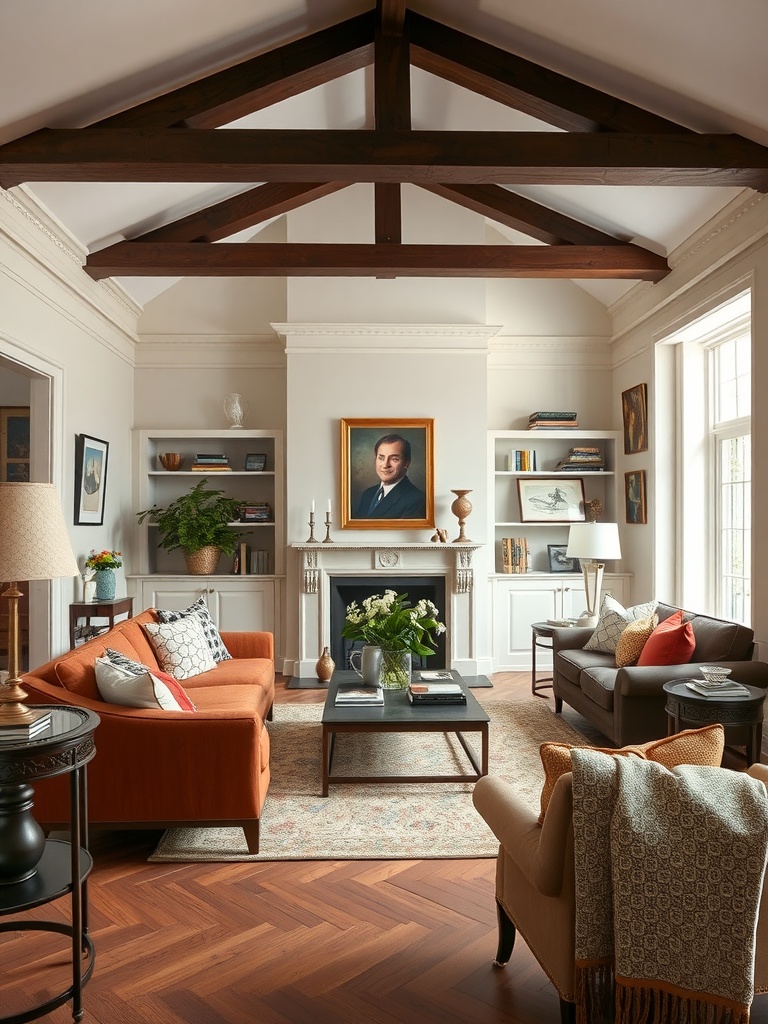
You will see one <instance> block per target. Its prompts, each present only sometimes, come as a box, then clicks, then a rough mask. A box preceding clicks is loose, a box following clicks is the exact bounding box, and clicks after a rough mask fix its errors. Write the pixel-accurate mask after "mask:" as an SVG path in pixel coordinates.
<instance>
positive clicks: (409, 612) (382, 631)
mask: <svg viewBox="0 0 768 1024" xmlns="http://www.w3.org/2000/svg"><path fill="white" fill-rule="evenodd" d="M407 598H408V595H407V594H398V593H397V592H396V591H394V590H386V591H385V592H384V594H383V596H382V595H380V594H375V595H374V596H373V597H366V598H365V600H364V601H363V605H362V608H361V607H360V605H358V603H357V601H353V602H352V604H350V605H347V617H346V619H345V620H344V626H343V628H342V630H341V635H342V636H343V637H345V638H346V639H347V640H362V641H363V642H364V643H366V644H376V645H377V646H378V647H381V648H384V649H386V650H392V651H410V652H411V653H412V654H422V655H424V656H426V655H429V654H434V653H435V652H434V649H433V648H434V647H436V646H437V640H436V639H435V637H434V636H433V633H434V634H435V635H436V636H439V635H440V633H444V632H445V625H444V624H443V623H442V622H438V620H437V616H438V614H439V612H438V610H437V608H436V607H435V606H434V604H432V602H431V601H419V603H418V604H417V605H416V606H415V607H411V603H410V601H408V600H407ZM427 644H431V645H432V647H427Z"/></svg>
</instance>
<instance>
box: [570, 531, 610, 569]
mask: <svg viewBox="0 0 768 1024" xmlns="http://www.w3.org/2000/svg"><path fill="white" fill-rule="evenodd" d="M566 556H567V557H568V558H578V559H580V560H582V559H583V560H584V561H588V562H595V561H600V562H604V561H606V560H607V559H609V558H621V545H620V544H619V526H618V523H572V524H571V529H570V532H569V534H568V547H567V549H566Z"/></svg>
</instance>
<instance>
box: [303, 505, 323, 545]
mask: <svg viewBox="0 0 768 1024" xmlns="http://www.w3.org/2000/svg"><path fill="white" fill-rule="evenodd" d="M304 543H305V544H319V543H320V542H319V541H318V539H317V537H316V536H315V513H314V512H310V513H309V536H308V537H307V539H306V541H305V542H304Z"/></svg>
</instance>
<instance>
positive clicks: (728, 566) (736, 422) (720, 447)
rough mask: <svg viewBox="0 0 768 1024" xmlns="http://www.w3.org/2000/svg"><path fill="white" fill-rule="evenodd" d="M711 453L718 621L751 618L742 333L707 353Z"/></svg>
mask: <svg viewBox="0 0 768 1024" xmlns="http://www.w3.org/2000/svg"><path fill="white" fill-rule="evenodd" d="M709 376H710V380H711V388H710V396H711V446H712V447H711V450H712V468H713V470H714V481H715V499H716V501H715V529H716V531H717V539H716V543H715V551H716V552H717V566H716V578H717V589H718V593H717V594H716V595H715V597H716V605H717V611H718V614H720V615H721V616H722V617H723V618H728V619H735V620H736V621H737V622H744V623H748V622H749V621H750V614H751V608H750V605H751V601H750V598H751V594H750V565H751V553H752V552H751V530H752V520H751V465H752V445H751V436H750V413H751V377H752V374H751V352H750V338H749V333H748V331H746V330H743V331H740V332H737V334H736V336H735V337H730V338H728V339H727V340H725V341H720V342H716V343H715V344H714V345H712V347H711V348H710V350H709Z"/></svg>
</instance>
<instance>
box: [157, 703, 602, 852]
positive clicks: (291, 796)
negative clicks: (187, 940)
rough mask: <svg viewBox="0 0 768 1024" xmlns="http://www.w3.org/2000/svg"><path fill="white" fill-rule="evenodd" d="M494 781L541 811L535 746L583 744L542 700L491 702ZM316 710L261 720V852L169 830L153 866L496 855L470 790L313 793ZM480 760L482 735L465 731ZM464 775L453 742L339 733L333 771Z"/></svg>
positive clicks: (462, 757)
mask: <svg viewBox="0 0 768 1024" xmlns="http://www.w3.org/2000/svg"><path fill="white" fill-rule="evenodd" d="M485 709H486V711H487V712H488V714H489V715H490V718H491V724H490V774H491V775H496V776H499V777H501V778H504V779H507V780H508V781H509V782H510V783H511V784H512V785H514V787H515V789H516V790H517V792H518V793H520V794H521V796H522V797H523V798H524V799H525V800H526V801H527V802H528V803H530V805H531V807H532V808H535V809H536V810H537V811H538V808H539V793H540V792H541V786H542V782H543V779H544V775H543V772H542V768H541V760H540V758H539V744H540V743H542V742H544V741H545V740H560V741H563V742H566V743H582V744H583V743H585V742H586V741H585V740H584V737H583V736H581V735H580V734H579V733H577V732H576V731H575V730H574V729H572V728H571V726H570V725H568V723H567V722H564V721H563V720H562V719H561V718H560V717H559V716H557V715H555V714H554V712H553V711H552V710H551V708H550V707H549V706H548V705H546V704H544V703H543V701H539V700H534V699H531V700H527V701H518V702H515V703H511V702H506V701H497V700H488V701H487V702H486V703H485ZM321 715H322V705H317V704H312V705H301V704H283V705H280V704H277V705H275V717H274V721H273V722H271V723H269V732H270V740H271V746H272V754H271V763H272V781H271V783H270V787H269V793H268V794H267V800H266V803H265V805H264V811H263V815H262V819H261V842H260V846H261V852H260V853H259V854H257V855H256V856H253V855H251V854H249V853H248V850H247V847H246V845H245V837H244V836H243V832H242V829H240V828H189V829H186V828H179V829H169V830H168V831H167V832H166V833H165V834H164V835H163V837H162V839H161V840H160V843H159V844H158V846H157V849H156V850H155V852H154V853H153V854H152V856H151V857H150V858H149V859H150V861H152V862H165V861H179V862H196V861H248V860H380V859H381V860H391V859H411V858H413V859H434V858H452V857H454V858H466V857H495V856H496V852H497V850H498V843H497V841H496V838H495V837H494V835H493V833H492V832H491V831H490V829H489V828H488V826H487V825H486V824H485V822H484V821H483V819H482V818H481V817H480V815H479V814H478V813H477V811H475V809H474V806H473V805H472V789H473V786H474V783H471V782H467V783H463V782H445V783H429V784H424V785H418V784H406V783H403V784H397V783H392V784H390V783H388V784H386V785H381V786H376V785H351V786H345V785H343V784H337V785H331V788H330V795H329V796H328V797H327V798H323V797H322V796H320V786H321V778H320V772H321V767H320V766H321V745H320V744H321V737H320V717H321ZM466 737H467V739H468V741H469V742H470V743H473V744H476V747H477V749H478V755H479V741H480V736H479V733H474V734H472V733H467V734H466ZM469 770H471V768H470V765H469V761H468V759H467V756H466V754H465V753H464V751H463V750H462V748H461V746H460V744H459V743H458V741H457V740H456V737H455V736H452V735H447V736H446V735H443V734H441V733H419V734H413V733H411V734H409V733H395V734H390V735H384V734H381V733H363V734H342V735H339V736H338V737H337V742H336V753H335V756H334V762H333V771H334V774H337V773H338V774H342V773H343V774H347V775H371V774H376V773H386V774H392V775H394V774H403V775H418V774H456V773H458V772H461V771H469Z"/></svg>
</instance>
